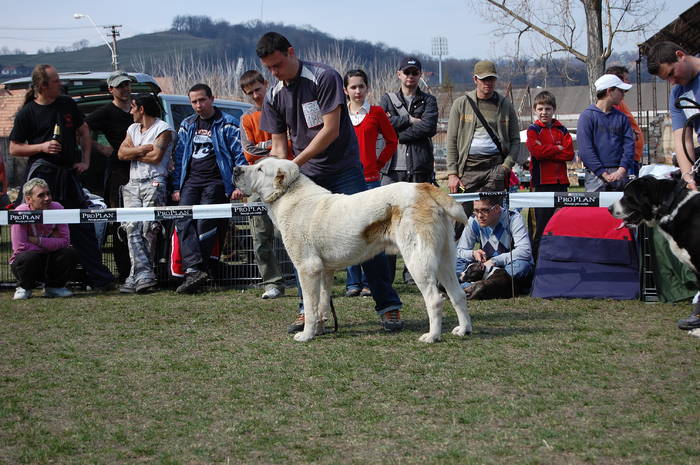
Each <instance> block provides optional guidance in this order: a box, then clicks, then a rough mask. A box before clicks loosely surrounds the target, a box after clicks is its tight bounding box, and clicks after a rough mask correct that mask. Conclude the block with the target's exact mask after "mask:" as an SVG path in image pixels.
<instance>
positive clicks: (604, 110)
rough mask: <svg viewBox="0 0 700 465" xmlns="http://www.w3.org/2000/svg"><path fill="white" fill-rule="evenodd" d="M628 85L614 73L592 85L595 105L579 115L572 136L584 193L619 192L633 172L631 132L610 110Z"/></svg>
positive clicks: (618, 114)
mask: <svg viewBox="0 0 700 465" xmlns="http://www.w3.org/2000/svg"><path fill="white" fill-rule="evenodd" d="M631 88H632V86H631V85H630V84H626V83H624V82H623V81H622V79H620V78H619V77H617V76H615V75H614V74H604V75H603V76H601V77H600V78H598V80H597V81H596V82H595V89H596V97H597V102H596V103H595V105H591V106H589V107H588V108H586V109H585V110H584V111H583V112H582V113H581V116H579V120H578V128H577V130H576V137H577V140H578V149H579V156H580V157H581V161H582V162H583V165H584V166H585V167H586V180H585V186H586V192H601V191H622V190H623V189H624V187H625V184H627V182H628V181H629V175H630V174H632V173H634V133H633V132H632V127H631V126H630V123H629V120H628V119H627V116H625V114H624V113H622V112H621V111H620V110H617V109H615V108H614V105H619V103H620V102H621V101H622V98H623V97H624V95H625V92H627V91H628V90H629V89H631Z"/></svg>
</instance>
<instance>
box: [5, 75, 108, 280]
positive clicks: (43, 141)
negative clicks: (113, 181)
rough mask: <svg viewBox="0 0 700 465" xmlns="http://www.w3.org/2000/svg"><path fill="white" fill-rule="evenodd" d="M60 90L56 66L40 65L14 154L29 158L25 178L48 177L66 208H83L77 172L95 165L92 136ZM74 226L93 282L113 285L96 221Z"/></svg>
mask: <svg viewBox="0 0 700 465" xmlns="http://www.w3.org/2000/svg"><path fill="white" fill-rule="evenodd" d="M60 94H61V80H60V78H59V77H58V72H57V71H56V69H55V68H54V67H53V66H50V65H37V66H36V67H35V68H34V71H33V72H32V87H31V89H30V90H29V91H28V92H27V94H26V97H25V103H24V106H23V107H22V108H20V110H19V111H18V112H17V115H16V116H15V124H14V127H13V128H12V132H11V133H10V154H11V155H12V156H15V157H28V158H29V164H28V166H27V174H26V175H25V180H27V179H30V178H41V179H43V180H45V181H46V182H47V183H48V185H49V188H50V190H51V193H52V195H53V198H54V200H55V201H57V202H59V203H60V204H62V205H63V206H64V207H65V208H84V207H85V205H86V203H85V196H84V194H83V190H82V186H81V184H80V182H79V181H78V178H77V175H78V174H80V173H83V172H84V171H85V170H87V169H88V167H89V166H90V148H91V145H92V139H90V131H89V130H88V127H87V124H85V122H84V120H83V115H82V114H81V113H80V111H79V110H78V106H77V105H76V104H75V102H74V101H73V100H72V99H71V98H70V97H66V96H62V95H60ZM77 142H79V143H80V147H81V149H82V157H81V156H80V152H79V151H78V145H77ZM69 228H70V236H71V244H72V245H73V247H74V248H75V249H76V251H77V252H78V256H79V258H80V262H81V264H82V265H83V267H84V268H85V271H86V273H87V281H88V284H89V285H91V286H93V287H94V288H96V289H107V290H108V289H113V288H114V276H113V275H112V273H111V272H110V271H109V270H108V269H107V268H106V267H105V266H104V265H103V264H102V257H101V254H100V250H99V247H98V244H97V238H96V237H95V227H94V225H92V224H89V223H83V224H80V223H78V224H71V225H70V226H69Z"/></svg>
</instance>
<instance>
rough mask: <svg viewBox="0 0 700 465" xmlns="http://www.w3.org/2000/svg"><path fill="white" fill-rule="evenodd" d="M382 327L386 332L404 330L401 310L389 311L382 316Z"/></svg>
mask: <svg viewBox="0 0 700 465" xmlns="http://www.w3.org/2000/svg"><path fill="white" fill-rule="evenodd" d="M381 325H382V328H384V331H386V332H394V331H401V330H402V329H403V321H402V320H401V312H400V311H399V310H389V311H388V312H386V313H385V314H383V315H382V320H381Z"/></svg>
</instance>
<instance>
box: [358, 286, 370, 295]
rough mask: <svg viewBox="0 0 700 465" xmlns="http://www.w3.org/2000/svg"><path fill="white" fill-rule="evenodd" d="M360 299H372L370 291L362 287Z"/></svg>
mask: <svg viewBox="0 0 700 465" xmlns="http://www.w3.org/2000/svg"><path fill="white" fill-rule="evenodd" d="M360 297H372V291H370V290H369V288H368V287H363V288H362V290H361V291H360Z"/></svg>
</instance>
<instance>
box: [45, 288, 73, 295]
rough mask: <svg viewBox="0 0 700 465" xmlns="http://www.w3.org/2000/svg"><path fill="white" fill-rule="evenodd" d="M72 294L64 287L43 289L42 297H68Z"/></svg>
mask: <svg viewBox="0 0 700 465" xmlns="http://www.w3.org/2000/svg"><path fill="white" fill-rule="evenodd" d="M72 295H73V293H72V292H71V291H70V289H67V288H65V287H45V288H44V297H49V298H52V297H70V296H72Z"/></svg>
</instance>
